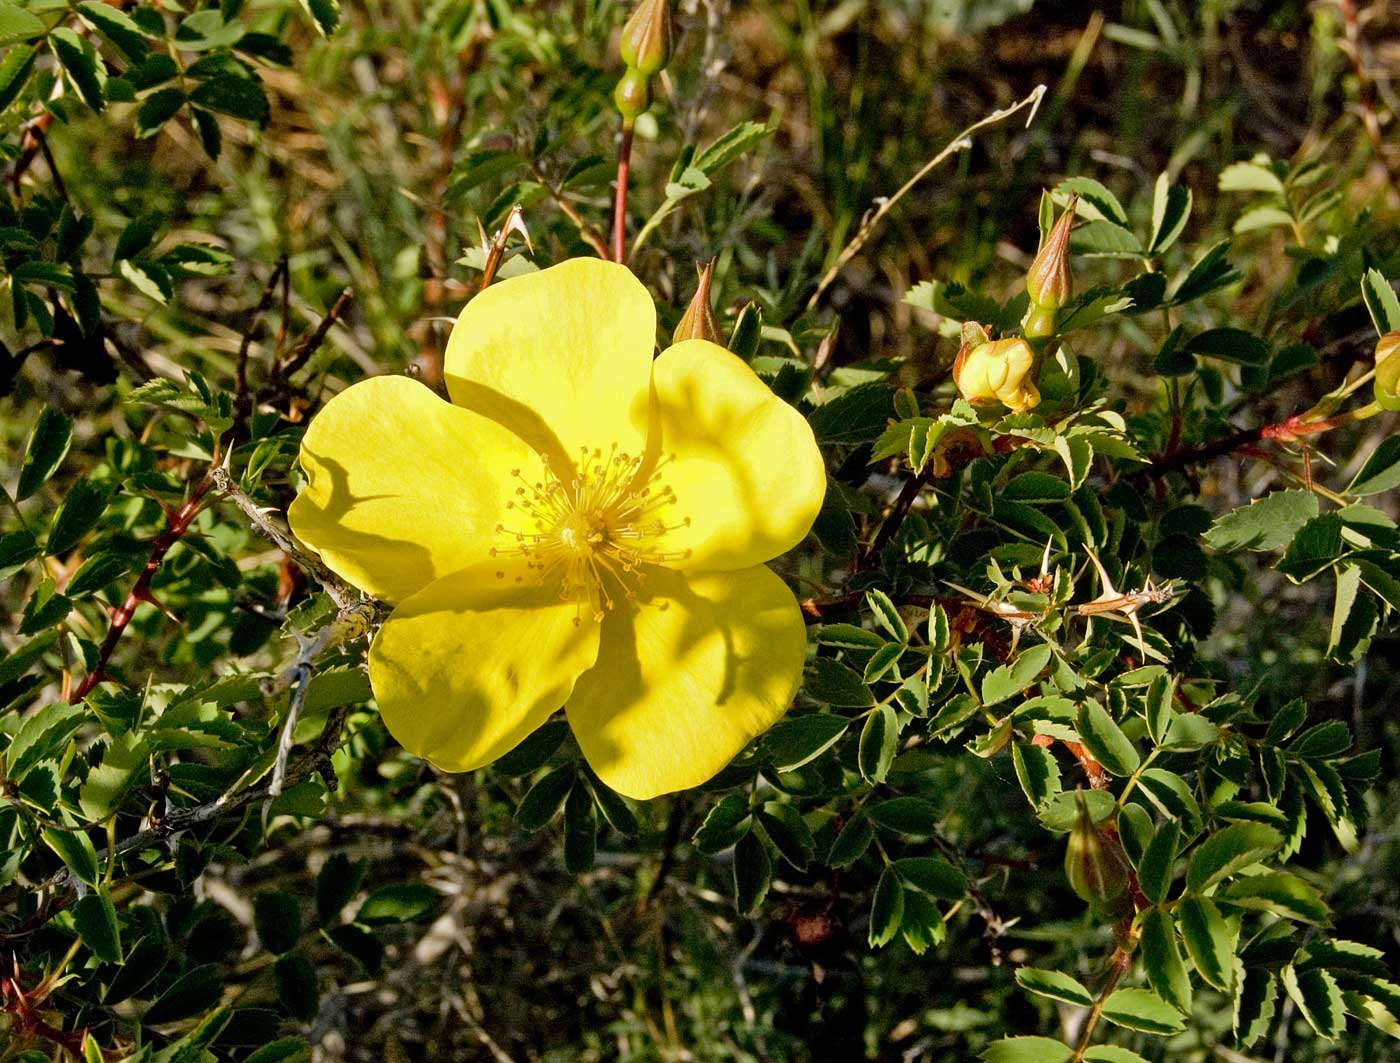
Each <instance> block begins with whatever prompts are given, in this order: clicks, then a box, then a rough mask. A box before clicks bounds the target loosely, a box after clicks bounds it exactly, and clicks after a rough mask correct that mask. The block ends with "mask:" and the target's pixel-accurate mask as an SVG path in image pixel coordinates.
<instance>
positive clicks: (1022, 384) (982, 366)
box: [954, 337, 1040, 413]
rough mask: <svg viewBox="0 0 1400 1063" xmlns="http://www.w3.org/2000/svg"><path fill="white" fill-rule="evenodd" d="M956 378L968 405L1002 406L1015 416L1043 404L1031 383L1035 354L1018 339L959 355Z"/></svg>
mask: <svg viewBox="0 0 1400 1063" xmlns="http://www.w3.org/2000/svg"><path fill="white" fill-rule="evenodd" d="M959 361H960V362H961V365H958V366H956V371H955V373H954V376H955V377H956V382H957V385H958V391H959V392H960V393H961V394H962V397H963V398H965V399H966V400H967V401H968V402H972V403H986V402H1000V403H1002V404H1003V405H1005V406H1006V407H1007V408H1008V409H1010V410H1012V411H1013V412H1015V413H1024V412H1025V411H1026V410H1029V409H1031V408H1032V407H1033V406H1037V405H1039V403H1040V392H1039V391H1037V390H1036V386H1035V381H1034V380H1032V379H1031V375H1032V370H1033V369H1034V368H1035V354H1034V353H1033V352H1032V351H1031V348H1030V345H1029V344H1028V343H1026V341H1025V340H1023V339H1019V338H1014V337H1013V338H1009V339H1004V340H993V341H992V342H990V343H981V344H978V345H977V346H976V347H973V348H972V349H971V350H969V351H967V352H966V353H965V354H962V355H960V357H959Z"/></svg>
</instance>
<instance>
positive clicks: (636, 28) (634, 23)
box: [618, 0, 673, 77]
mask: <svg viewBox="0 0 1400 1063" xmlns="http://www.w3.org/2000/svg"><path fill="white" fill-rule="evenodd" d="M672 34H673V31H672V27H671V0H642V2H641V3H640V4H638V5H637V9H636V10H635V11H633V12H632V17H631V18H629V19H628V20H627V24H626V25H624V26H623V27H622V38H621V40H620V41H619V42H618V53H619V54H620V55H621V57H622V61H623V62H624V63H626V64H627V66H628V67H630V68H631V69H633V70H636V71H638V72H639V73H641V74H643V75H645V76H646V77H651V76H652V75H653V74H657V73H660V71H661V69H662V68H663V67H664V66H665V65H666V63H667V62H668V61H669V60H670V58H671V37H672Z"/></svg>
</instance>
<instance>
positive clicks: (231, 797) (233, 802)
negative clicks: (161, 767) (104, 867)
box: [0, 706, 350, 941]
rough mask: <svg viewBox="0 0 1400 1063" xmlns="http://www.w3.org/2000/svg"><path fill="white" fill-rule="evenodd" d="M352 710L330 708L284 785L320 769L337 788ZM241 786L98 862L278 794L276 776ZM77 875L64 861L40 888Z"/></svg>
mask: <svg viewBox="0 0 1400 1063" xmlns="http://www.w3.org/2000/svg"><path fill="white" fill-rule="evenodd" d="M349 715H350V708H349V707H348V706H342V707H340V708H337V709H333V710H332V711H331V714H330V715H329V716H328V717H327V718H326V724H325V726H324V727H322V728H321V734H320V736H319V737H318V738H317V739H316V741H315V742H314V743H313V744H312V746H311V748H310V749H308V750H307V751H306V752H305V753H303V754H302V755H301V756H300V757H298V758H297V760H296V761H295V762H294V763H292V764H291V765H290V766H289V767H288V768H287V772H286V775H285V778H284V779H283V785H284V786H285V785H288V784H295V783H298V782H301V781H303V780H305V779H309V778H310V777H311V776H312V775H315V774H316V773H318V772H319V773H320V774H321V776H322V777H323V778H324V779H325V783H326V788H327V789H329V790H334V789H335V788H336V786H337V785H338V781H337V779H336V774H335V771H334V770H333V769H332V767H331V755H332V754H333V753H334V752H335V751H336V750H337V749H338V748H339V746H340V732H341V729H342V728H343V727H344V726H345V720H346V718H347V717H348V716H349ZM241 781H242V780H240V782H241ZM237 787H238V783H235V784H234V788H233V789H231V790H229V791H228V792H227V793H223V794H220V795H219V796H218V797H217V798H215V799H214V800H213V801H206V802H205V803H204V804H201V805H195V806H193V807H191V808H181V809H177V810H176V811H174V812H171V813H169V814H168V815H164V814H162V815H161V816H160V817H159V818H158V819H154V818H153V821H152V824H151V826H150V827H148V828H147V829H146V830H143V831H138V832H137V833H136V834H133V835H132V836H131V837H129V838H123V839H122V840H121V841H119V842H117V844H116V845H115V846H112V847H111V848H108V849H99V850H98V851H97V860H98V863H99V864H102V863H105V862H107V861H109V860H117V859H120V858H121V857H123V856H125V855H127V854H128V853H134V852H140V851H141V850H143V849H150V848H153V847H155V846H156V845H158V844H160V843H163V842H167V841H169V839H171V838H173V837H175V836H176V835H179V834H182V833H184V832H185V831H188V830H192V829H194V828H195V827H198V826H201V825H202V824H205V823H209V822H211V821H213V820H216V819H219V818H221V817H223V816H228V815H232V814H233V813H235V812H241V811H242V810H243V809H245V808H247V807H248V806H249V805H253V804H256V803H257V802H259V801H262V800H265V799H267V798H270V797H275V796H276V794H275V793H274V792H273V789H272V782H271V781H269V782H267V783H266V784H264V785H262V786H254V787H249V788H248V789H246V790H240V789H238V788H237ZM72 878H73V873H72V872H71V871H70V870H69V869H68V868H66V867H65V868H63V869H62V870H60V871H58V872H56V873H55V874H54V876H53V877H52V878H50V879H49V880H48V881H47V882H45V883H44V884H43V886H41V887H40V890H41V892H44V893H47V894H51V893H53V892H54V891H56V890H60V889H63V888H64V887H65V886H69V885H71V880H72ZM76 899H77V898H76V891H74V892H71V893H67V894H64V895H61V896H58V897H56V898H54V899H53V900H51V901H49V903H48V904H46V905H40V909H39V911H38V913H36V914H35V916H34V918H33V919H31V920H30V923H34V924H35V928H37V927H38V926H42V925H43V924H44V923H46V922H48V921H49V920H50V919H51V918H53V916H54V915H55V914H57V913H58V912H60V911H62V910H63V909H64V908H66V907H68V906H69V905H70V904H72V902H73V901H74V900H76ZM41 917H42V918H41ZM35 920H37V923H35ZM27 926H28V924H26V927H27ZM26 932H27V930H26V928H25V927H21V928H20V930H19V931H16V932H13V933H11V934H9V935H4V936H3V937H0V941H3V940H7V939H9V938H13V937H17V936H20V935H21V934H22V933H26Z"/></svg>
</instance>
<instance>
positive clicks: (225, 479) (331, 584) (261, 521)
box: [210, 465, 361, 610]
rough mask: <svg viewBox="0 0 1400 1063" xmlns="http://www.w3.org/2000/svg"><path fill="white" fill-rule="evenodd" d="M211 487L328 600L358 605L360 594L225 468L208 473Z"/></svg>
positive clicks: (346, 607)
mask: <svg viewBox="0 0 1400 1063" xmlns="http://www.w3.org/2000/svg"><path fill="white" fill-rule="evenodd" d="M210 476H211V480H212V483H213V486H214V487H215V488H216V489H217V490H218V492H219V494H221V495H223V496H224V497H226V498H227V499H228V500H229V501H231V502H232V503H233V504H234V505H236V506H237V507H238V508H239V509H240V510H242V511H243V515H244V516H245V517H247V518H248V522H249V523H250V524H252V525H253V527H254V528H256V529H257V530H258V531H259V532H260V533H261V534H262V536H263V537H264V538H265V539H267V540H268V541H269V542H271V543H272V544H273V545H274V546H275V547H277V549H279V550H281V551H282V552H283V553H284V554H286V555H287V556H288V557H290V558H291V559H292V560H293V561H294V562H296V564H298V565H300V566H301V567H302V568H303V569H305V570H306V572H307V573H309V574H310V575H311V576H312V578H314V579H315V580H316V581H317V582H318V583H320V584H321V586H323V587H324V588H325V589H326V593H327V594H329V595H330V596H331V600H332V601H333V602H335V604H336V605H337V606H338V607H339V608H340V609H342V610H345V609H349V608H350V607H351V606H355V605H358V604H359V603H360V602H361V595H360V592H359V591H357V590H355V588H353V587H351V586H350V585H349V584H348V583H346V582H345V581H344V580H342V579H341V578H340V577H339V576H337V575H336V574H335V573H334V572H332V571H331V570H330V569H329V568H327V567H326V563H325V562H324V561H322V560H321V559H320V558H319V557H317V556H316V555H315V554H313V553H310V552H309V551H307V550H305V549H303V548H302V545H301V544H300V543H299V542H297V541H296V539H295V538H293V537H292V532H291V529H290V528H288V527H287V526H286V524H285V522H284V521H282V519H281V518H280V517H278V516H276V515H275V514H276V511H275V510H267V509H262V508H261V507H259V506H258V504H257V503H256V502H254V501H253V500H252V499H251V498H250V497H249V496H248V493H247V492H246V491H244V490H243V488H241V487H239V486H238V484H237V483H235V482H234V479H233V476H232V474H231V473H230V472H229V471H228V469H227V467H225V466H222V465H220V466H218V467H216V468H215V469H213V470H211V472H210Z"/></svg>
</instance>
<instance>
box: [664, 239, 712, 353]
mask: <svg viewBox="0 0 1400 1063" xmlns="http://www.w3.org/2000/svg"><path fill="white" fill-rule="evenodd" d="M697 269H698V267H697ZM698 272H699V274H700V281H699V284H698V285H697V286H696V288H695V295H694V296H693V297H692V298H691V300H690V305H689V306H688V307H686V309H685V315H684V316H683V317H682V318H681V320H680V324H678V325H677V326H676V331H675V332H673V333H672V334H671V341H672V342H673V343H680V342H681V341H682V340H709V341H710V342H711V343H718V344H720V345H721V346H722V345H723V343H724V341H723V340H721V339H720V335H719V326H718V325H716V324H715V315H714V311H713V310H711V309H710V281H711V279H712V278H713V276H714V272H715V260H714V259H710V261H709V263H708V264H706V266H705V268H704V269H698Z"/></svg>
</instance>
